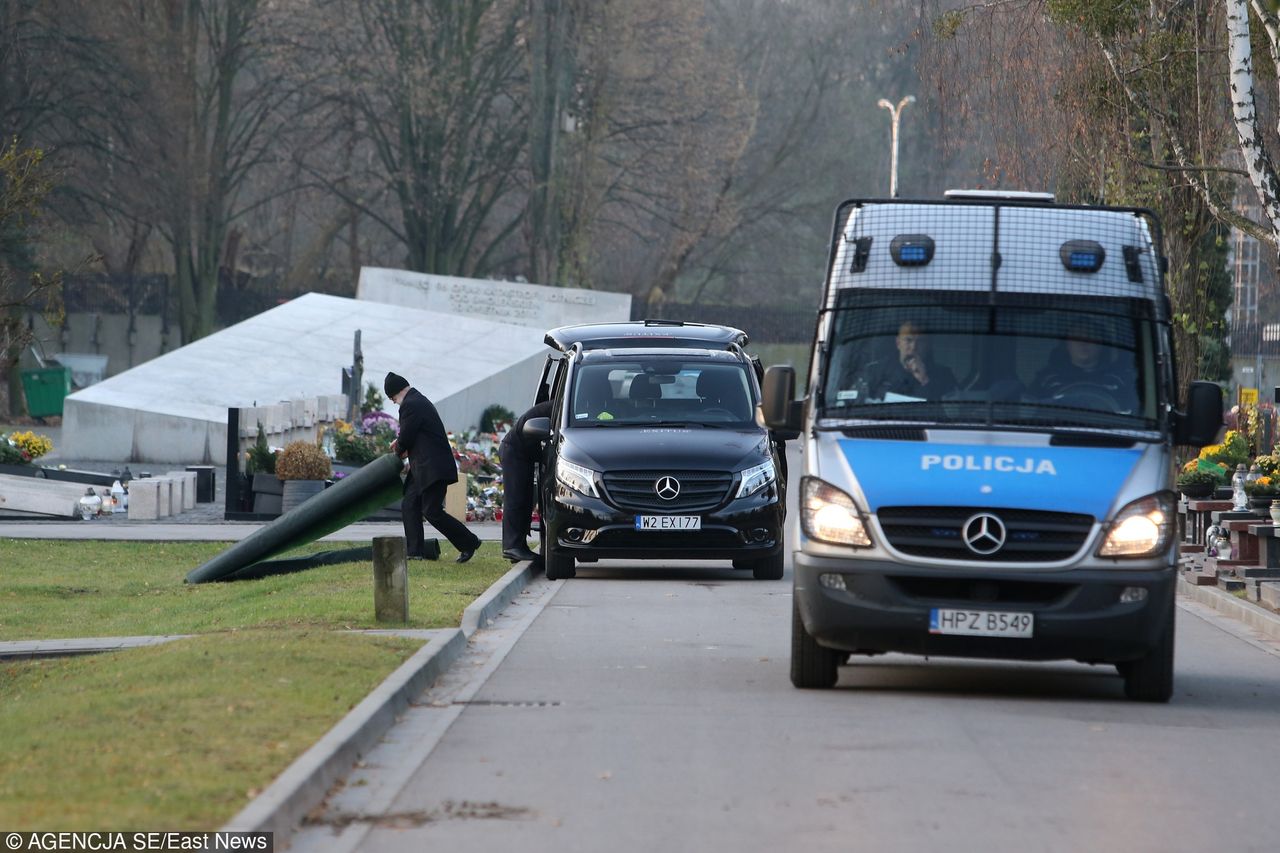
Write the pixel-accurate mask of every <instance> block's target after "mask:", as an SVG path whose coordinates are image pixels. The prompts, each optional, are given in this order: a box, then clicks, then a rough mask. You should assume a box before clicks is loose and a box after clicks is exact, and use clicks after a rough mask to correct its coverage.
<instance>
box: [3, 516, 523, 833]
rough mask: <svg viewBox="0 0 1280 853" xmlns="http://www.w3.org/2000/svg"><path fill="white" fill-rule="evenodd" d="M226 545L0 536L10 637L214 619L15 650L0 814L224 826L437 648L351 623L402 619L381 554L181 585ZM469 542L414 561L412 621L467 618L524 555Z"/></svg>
mask: <svg viewBox="0 0 1280 853" xmlns="http://www.w3.org/2000/svg"><path fill="white" fill-rule="evenodd" d="M225 547H226V545H225V544H219V543H194V542H192V543H187V542H184V543H160V542H150V543H139V542H53V541H35V540H12V539H7V540H5V539H0V639H3V640H28V639H48V638H69V637H103V636H125V635H142V634H199V635H200V636H196V637H192V638H189V639H184V640H178V641H175V642H172V643H168V644H165V645H162V646H153V647H149V648H142V649H132V650H128V651H121V652H112V653H108V654H101V655H91V656H87V657H81V658H60V659H47V660H39V661H17V662H0V708H3V713H0V826H4V827H8V828H10V829H32V830H35V829H38V830H67V829H103V830H105V829H118V830H151V829H215V828H217V827H218V826H220V825H221V824H222V823H224V822H225V821H226V820H228V819H229V818H231V817H232V816H233V815H234V814H235V813H236V812H238V811H239V810H240V809H241V808H243V807H244V806H245V804H247V803H248V802H249V800H250V799H252V797H253V796H254V795H256V793H257V792H258V791H259V790H261V789H262V788H263V787H265V786H266V785H267V784H269V783H270V782H271V780H272V779H274V778H275V777H276V776H277V775H278V774H279V773H280V772H281V771H282V770H284V769H285V767H287V766H288V765H289V764H290V763H291V762H292V761H293V760H294V759H296V758H297V757H298V756H299V755H301V754H302V753H303V752H305V751H306V750H307V749H308V748H309V747H310V746H311V745H312V744H313V743H315V741H316V740H318V739H319V738H320V737H321V736H322V735H323V734H324V733H325V732H326V731H328V730H329V729H330V728H331V727H332V726H333V725H334V724H335V723H337V722H338V720H340V719H341V718H342V716H343V715H344V714H346V713H347V712H348V711H349V710H350V709H351V708H352V707H354V706H355V705H356V704H357V703H359V702H360V700H362V699H363V698H364V697H365V696H366V695H367V694H368V693H369V691H370V690H372V689H373V688H374V687H375V686H376V685H378V684H379V683H380V682H381V681H382V680H383V679H384V678H386V676H387V675H389V674H390V673H391V672H392V670H394V669H395V668H396V667H397V666H399V665H400V664H401V663H402V662H403V661H405V660H406V659H407V658H408V657H409V656H410V655H412V654H413V652H414V651H416V650H417V649H418V648H420V647H421V645H422V644H421V642H420V641H412V640H404V639H399V638H392V637H378V636H369V635H364V634H350V633H344V632H343V631H342V630H335V629H346V628H372V627H386V626H379V625H376V624H375V622H374V621H373V589H372V587H373V579H372V575H373V569H372V565H370V564H367V563H361V564H354V563H346V564H342V565H337V566H328V567H322V568H316V569H312V570H310V571H306V572H300V573H297V574H292V575H285V576H281V577H275V578H266V579H263V580H256V581H241V582H237V583H225V584H217V583H214V584H203V585H199V586H187V585H186V584H184V583H183V577H184V576H185V575H186V573H187V572H188V571H189V570H191V569H192V568H194V567H195V566H197V565H199V564H201V563H202V562H204V561H205V560H207V559H208V558H209V557H211V556H213V555H214V554H216V553H218V551H219V550H220V549H222V548H225ZM332 547H334V546H332V545H325V546H320V545H317V546H312V547H311V548H309V549H304V550H323V549H327V548H332ZM453 556H455V554H454V553H452V552H451V550H450V549H448V548H446V549H445V554H444V555H443V559H442V560H441V561H440V562H419V561H414V562H412V563H410V570H409V574H410V590H409V611H410V616H411V621H410V623H409V625H408V627H415V628H440V627H453V626H457V625H458V624H459V621H460V620H461V616H462V611H463V609H464V608H466V606H467V605H468V604H470V603H471V602H472V601H473V600H474V599H475V598H476V597H477V596H479V595H480V594H481V593H483V592H484V591H485V590H486V589H488V588H489V586H491V585H492V584H493V582H494V581H495V580H497V579H498V578H499V577H501V576H502V575H503V574H504V573H505V572H506V571H507V570H508V568H509V566H508V564H507V563H506V561H505V560H502V559H501V557H500V556H499V552H498V546H497V544H496V543H487V544H486V545H485V546H483V547H482V548H481V550H480V551H479V552H478V553H477V554H476V556H475V557H474V558H473V559H472V560H471V562H469V563H465V564H463V565H461V566H459V565H457V564H456V563H453V562H451V560H452V558H453Z"/></svg>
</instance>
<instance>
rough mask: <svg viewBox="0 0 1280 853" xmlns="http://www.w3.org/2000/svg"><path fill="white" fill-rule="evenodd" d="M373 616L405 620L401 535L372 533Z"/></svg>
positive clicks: (406, 597) (406, 572)
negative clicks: (373, 535)
mask: <svg viewBox="0 0 1280 853" xmlns="http://www.w3.org/2000/svg"><path fill="white" fill-rule="evenodd" d="M373 617H374V619H375V620H376V621H378V622H398V623H400V624H401V625H403V624H404V623H405V622H408V621H409V566H408V558H407V551H406V549H405V542H404V537H403V536H375V537H373Z"/></svg>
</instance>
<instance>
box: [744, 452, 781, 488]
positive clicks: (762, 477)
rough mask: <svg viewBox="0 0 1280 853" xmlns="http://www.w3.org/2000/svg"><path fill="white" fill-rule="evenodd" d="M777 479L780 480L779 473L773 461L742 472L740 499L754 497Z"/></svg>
mask: <svg viewBox="0 0 1280 853" xmlns="http://www.w3.org/2000/svg"><path fill="white" fill-rule="evenodd" d="M776 479H778V473H777V471H776V470H775V469H774V467H773V460H772V459H770V460H768V461H767V462H764V463H762V464H760V465H756V466H755V467H753V468H748V469H747V470H745V471H743V472H742V484H741V485H740V486H738V497H740V498H745V497H747V496H748V495H754V494H755V493H756V492H758V491H760V490H761V489H763V488H764V487H765V486H767V485H769V484H770V483H772V482H773V481H774V480H776Z"/></svg>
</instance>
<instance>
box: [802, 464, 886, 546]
mask: <svg viewBox="0 0 1280 853" xmlns="http://www.w3.org/2000/svg"><path fill="white" fill-rule="evenodd" d="M800 528H801V529H802V530H803V531H804V535H805V536H808V537H809V538H810V539H816V540H817V541H819V542H829V543H831V544H833V545H854V546H858V547H863V548H866V547H869V546H870V545H871V537H870V536H869V535H868V534H867V525H866V523H865V522H864V521H863V520H862V513H860V512H859V511H858V505H857V504H855V503H854V502H853V498H851V497H849V496H848V495H846V494H845V493H844V492H842V491H840V490H839V489H837V488H836V487H835V486H833V485H831V484H830V483H827V482H825V481H823V480H819V479H818V478H817V477H805V478H803V479H801V481H800Z"/></svg>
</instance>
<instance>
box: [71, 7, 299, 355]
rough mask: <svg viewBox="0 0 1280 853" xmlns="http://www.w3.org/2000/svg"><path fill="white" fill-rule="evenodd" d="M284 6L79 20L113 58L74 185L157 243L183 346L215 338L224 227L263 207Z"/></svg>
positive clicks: (102, 12)
mask: <svg viewBox="0 0 1280 853" xmlns="http://www.w3.org/2000/svg"><path fill="white" fill-rule="evenodd" d="M292 5H293V4H290V3H287V2H285V3H276V4H268V3H263V2H261V0H190V2H184V3H171V2H167V0H142V2H139V3H136V4H132V5H130V6H129V7H125V8H120V7H115V6H112V7H110V8H106V9H104V8H99V7H96V6H93V5H90V6H88V7H86V9H85V12H84V14H85V20H84V26H85V28H86V30H87V31H89V32H92V33H94V34H96V35H97V36H98V37H99V38H100V39H101V40H102V42H103V47H102V49H103V50H104V51H107V52H109V53H110V55H111V57H112V59H113V63H112V64H111V66H110V68H109V70H108V71H107V72H104V75H103V76H102V77H101V78H99V80H98V84H99V86H100V88H101V93H102V97H103V98H104V99H109V100H110V103H111V104H112V106H113V108H114V110H115V115H116V119H115V120H114V121H113V122H112V124H111V125H110V126H109V127H106V128H102V129H101V130H100V133H99V136H100V137H101V138H104V139H105V140H106V141H105V143H104V144H102V145H101V146H99V147H98V149H97V151H96V152H95V156H94V158H93V159H92V160H87V161H86V162H84V163H83V164H82V171H81V174H82V177H81V179H80V183H81V186H82V188H83V191H84V193H85V195H86V196H87V197H89V198H91V199H92V200H93V202H94V203H96V204H97V205H98V206H99V208H100V209H101V210H102V211H104V214H105V215H108V216H111V217H113V218H115V219H116V220H117V221H120V222H123V223H125V224H126V225H127V226H128V227H130V228H132V229H138V230H140V231H141V232H143V233H144V235H145V232H146V231H147V230H148V229H150V228H154V229H156V230H157V231H158V232H159V234H160V235H162V237H163V240H164V241H165V243H166V245H167V247H168V252H169V255H170V257H171V259H172V264H173V284H172V288H173V291H174V294H175V295H176V302H177V312H178V321H179V326H180V328H181V331H182V336H183V339H184V340H186V341H190V340H193V339H195V338H198V337H201V336H203V335H205V334H208V333H209V332H211V331H212V330H213V329H214V328H215V326H216V314H215V309H216V303H217V293H218V288H219V284H220V281H221V278H222V275H223V268H224V266H225V261H226V258H227V252H228V236H229V234H230V233H231V227H232V224H233V223H234V222H236V221H237V220H239V219H240V218H242V217H243V216H244V215H245V213H246V212H247V210H248V209H249V208H251V207H252V206H253V205H254V204H257V203H260V202H261V194H251V193H250V192H248V190H249V189H251V181H252V179H253V177H254V176H255V174H256V173H257V171H258V170H259V169H260V167H261V166H262V165H263V164H264V163H267V162H270V161H271V160H273V159H275V158H277V157H278V156H279V153H278V152H279V146H280V145H281V140H280V131H281V124H280V122H279V116H280V113H281V110H282V108H283V106H284V105H285V104H286V103H288V102H289V100H290V99H291V97H292V96H293V87H292V85H291V82H292V81H291V80H290V79H289V78H288V77H285V76H282V74H281V70H282V68H283V67H284V66H285V64H286V57H287V55H288V52H289V50H290V45H289V43H288V42H287V41H286V40H285V39H284V37H283V33H284V32H285V31H286V30H285V28H284V26H283V24H282V23H281V21H283V20H287V16H288V14H289V12H290V11H291V6H292ZM273 16H274V17H275V20H274V21H272V20H271V18H272V17H273Z"/></svg>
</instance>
